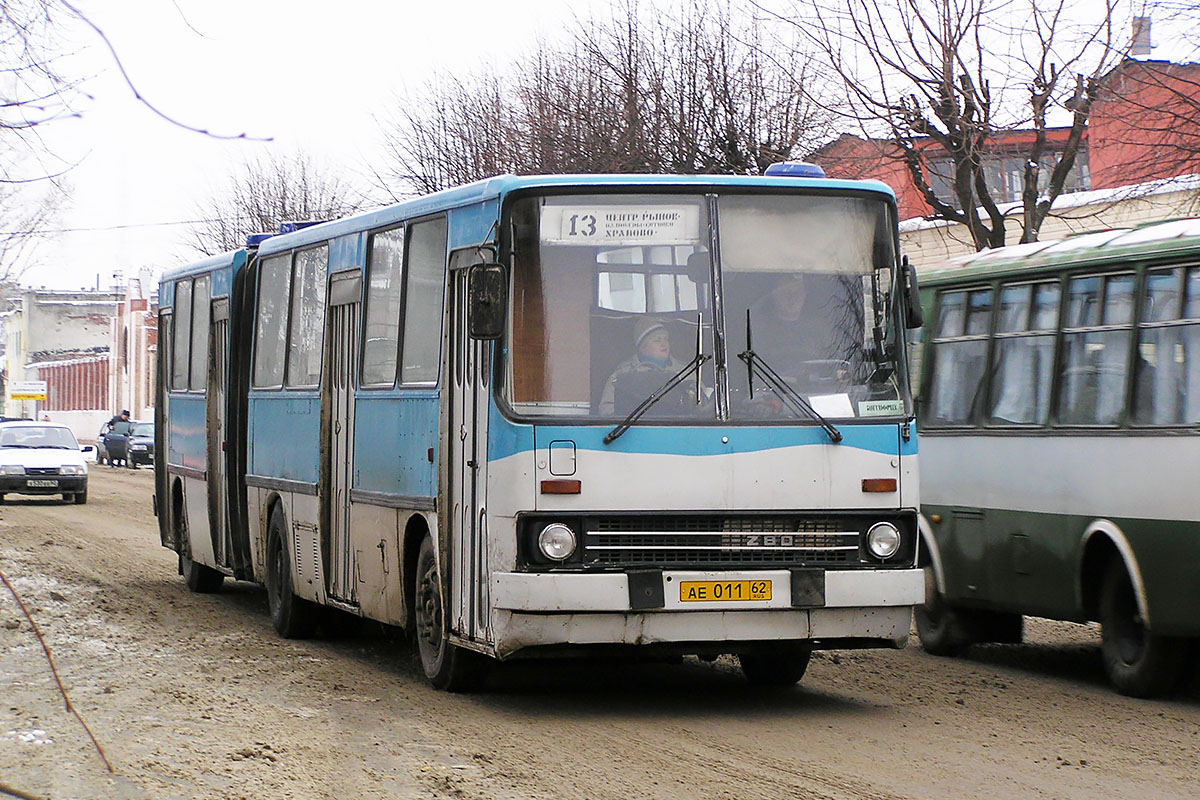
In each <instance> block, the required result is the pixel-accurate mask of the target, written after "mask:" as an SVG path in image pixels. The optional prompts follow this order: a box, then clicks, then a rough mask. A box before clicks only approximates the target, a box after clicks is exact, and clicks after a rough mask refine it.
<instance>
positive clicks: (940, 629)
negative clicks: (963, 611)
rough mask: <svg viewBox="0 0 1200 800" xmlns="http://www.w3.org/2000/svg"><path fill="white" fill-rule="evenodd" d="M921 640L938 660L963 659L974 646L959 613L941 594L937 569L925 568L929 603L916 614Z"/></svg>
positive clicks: (923, 645)
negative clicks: (965, 653)
mask: <svg viewBox="0 0 1200 800" xmlns="http://www.w3.org/2000/svg"><path fill="white" fill-rule="evenodd" d="M913 616H914V617H915V618H916V622H917V636H918V637H919V638H920V639H921V647H923V648H924V649H925V652H927V653H932V654H933V655H935V656H957V655H961V654H962V653H963V651H964V650H966V649H967V646H968V645H970V644H971V637H970V635H968V633H967V631H966V630H965V626H964V624H963V620H962V619H961V618H960V616H959V612H958V611H957V610H955V608H954V607H953V606H951V605H950V604H949V603H947V602H946V598H945V597H944V596H942V593H941V592H939V591H938V587H937V576H936V575H934V572H933V567H931V566H926V567H925V602H924V604H922V605H919V606H917V607H916V608H915V609H914V610H913Z"/></svg>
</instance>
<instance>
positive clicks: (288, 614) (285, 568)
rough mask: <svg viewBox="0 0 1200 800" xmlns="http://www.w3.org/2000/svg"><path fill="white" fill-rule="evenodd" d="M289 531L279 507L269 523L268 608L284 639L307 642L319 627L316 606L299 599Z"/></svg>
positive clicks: (276, 627) (272, 514)
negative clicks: (294, 579) (293, 576)
mask: <svg viewBox="0 0 1200 800" xmlns="http://www.w3.org/2000/svg"><path fill="white" fill-rule="evenodd" d="M286 539H287V530H286V528H285V526H284V522H283V512H281V511H280V510H279V508H278V507H276V508H275V510H274V511H272V512H271V519H270V521H269V522H268V523H267V605H268V607H269V608H270V610H271V624H272V625H273V626H274V627H275V632H276V633H278V634H279V635H280V636H282V637H283V638H284V639H307V638H309V637H310V636H312V635H313V632H314V631H315V630H316V627H317V607H316V606H314V605H313V604H312V603H310V602H308V601H307V600H303V599H301V598H299V597H297V596H296V591H295V589H294V588H293V586H292V567H291V560H290V558H289V557H288V549H289V548H287V547H284V546H283V543H284V541H285V540H286Z"/></svg>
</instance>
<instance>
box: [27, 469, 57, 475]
mask: <svg viewBox="0 0 1200 800" xmlns="http://www.w3.org/2000/svg"><path fill="white" fill-rule="evenodd" d="M58 473H59V468H58V467H26V468H25V474H26V475H29V476H32V477H37V476H39V475H57V474H58Z"/></svg>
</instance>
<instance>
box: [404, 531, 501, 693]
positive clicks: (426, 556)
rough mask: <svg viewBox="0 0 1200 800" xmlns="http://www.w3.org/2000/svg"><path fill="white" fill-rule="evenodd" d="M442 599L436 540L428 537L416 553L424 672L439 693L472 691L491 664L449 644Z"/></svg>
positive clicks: (419, 639) (415, 598) (416, 612)
mask: <svg viewBox="0 0 1200 800" xmlns="http://www.w3.org/2000/svg"><path fill="white" fill-rule="evenodd" d="M443 599H444V598H443V597H442V586H441V581H440V580H439V579H438V566H437V556H436V555H435V553H434V551H433V540H432V539H430V537H429V536H428V535H427V536H425V538H424V539H422V540H421V548H420V550H419V551H418V553H417V572H416V580H415V581H414V582H413V611H414V617H415V622H416V626H415V627H416V639H417V651H418V652H419V653H420V656H421V668H422V669H423V670H424V671H425V677H426V678H427V679H428V680H429V682H430V683H431V684H433V685H434V686H435V687H436V688H438V689H445V690H446V691H449V692H469V691H473V690H475V689H478V688H479V687H480V686H482V685H483V682H484V680H485V679H486V678H487V669H488V662H487V660H486V657H485V656H483V655H481V654H479V653H475V652H472V651H470V650H466V649H464V648H462V647H458V646H457V645H455V644H453V643H452V642H451V641H450V640H449V638H448V636H447V626H446V615H445V603H444V602H443Z"/></svg>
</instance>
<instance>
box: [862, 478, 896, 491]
mask: <svg viewBox="0 0 1200 800" xmlns="http://www.w3.org/2000/svg"><path fill="white" fill-rule="evenodd" d="M862 490H863V491H864V492H894V491H896V479H895V478H863V482H862Z"/></svg>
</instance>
